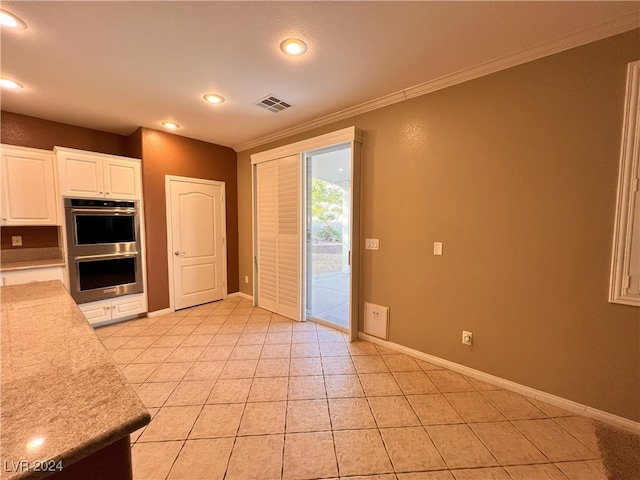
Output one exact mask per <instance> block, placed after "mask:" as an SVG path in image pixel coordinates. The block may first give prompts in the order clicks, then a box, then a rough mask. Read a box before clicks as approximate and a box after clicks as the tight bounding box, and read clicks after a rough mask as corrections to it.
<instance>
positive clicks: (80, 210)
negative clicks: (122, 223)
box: [71, 208, 138, 214]
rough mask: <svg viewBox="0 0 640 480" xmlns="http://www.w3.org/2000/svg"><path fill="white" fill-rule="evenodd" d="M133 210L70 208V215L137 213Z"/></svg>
mask: <svg viewBox="0 0 640 480" xmlns="http://www.w3.org/2000/svg"><path fill="white" fill-rule="evenodd" d="M137 212H138V210H136V209H135V208H121V209H111V210H110V209H100V208H72V209H71V213H106V214H113V213H116V214H117V213H137Z"/></svg>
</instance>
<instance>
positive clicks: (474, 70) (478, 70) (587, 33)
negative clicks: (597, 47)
mask: <svg viewBox="0 0 640 480" xmlns="http://www.w3.org/2000/svg"><path fill="white" fill-rule="evenodd" d="M638 26H639V24H638V18H637V14H635V13H634V14H629V15H625V16H623V17H620V18H618V19H615V20H612V21H610V22H606V23H604V24H602V25H598V26H596V27H593V28H588V29H585V30H581V31H579V32H576V33H572V34H569V35H565V36H564V37H560V38H556V39H554V40H551V41H548V42H544V43H540V44H538V45H535V46H533V47H529V48H525V49H522V50H520V51H519V52H515V53H512V54H510V55H505V56H504V57H499V58H496V59H493V60H490V61H488V62H484V63H481V64H480V65H475V66H473V67H470V68H466V69H463V70H460V71H457V72H454V73H452V74H450V75H445V76H444V77H440V78H437V79H435V80H430V81H428V82H424V83H421V84H418V85H415V86H412V87H408V88H405V89H403V90H400V91H398V92H394V93H391V94H388V95H384V96H382V97H379V98H377V99H375V100H371V101H369V102H364V103H361V104H359V105H356V106H354V107H350V108H346V109H344V110H340V111H338V112H336V113H332V114H330V115H326V116H323V117H320V118H316V119H315V120H311V121H309V122H306V123H302V124H300V125H297V126H295V127H292V128H287V129H285V130H281V131H280V132H276V133H273V134H271V135H267V136H265V137H261V138H258V139H256V140H252V141H250V142H246V143H243V144H240V145H236V146H235V147H233V149H234V150H235V151H236V152H242V151H244V150H249V149H250V148H255V147H259V146H260V145H265V144H267V143H270V142H274V141H276V140H280V139H283V138H287V137H290V136H292V135H296V134H298V133H302V132H306V131H309V130H312V129H314V128H318V127H322V126H324V125H329V124H331V123H334V122H337V121H340V120H345V119H347V118H351V117H354V116H356V115H360V114H362V113H367V112H371V111H373V110H377V109H379V108H382V107H386V106H388V105H393V104H394V103H398V102H403V101H405V100H408V99H410V98H413V97H417V96H420V95H425V94H427V93H431V92H435V91H436V90H441V89H443V88H447V87H450V86H452V85H457V84H459V83H463V82H467V81H469V80H473V79H474V78H480V77H483V76H485V75H489V74H491V73H495V72H499V71H500V70H506V69H507V68H511V67H515V66H516V65H521V64H523V63H527V62H531V61H533V60H537V59H539V58H543V57H546V56H549V55H553V54H555V53H559V52H562V51H565V50H569V49H571V48H575V47H579V46H580V45H585V44H587V43H591V42H595V41H597V40H601V39H603V38H607V37H611V36H613V35H617V34H619V33H623V32H626V31H628V30H632V29H634V28H637V27H638Z"/></svg>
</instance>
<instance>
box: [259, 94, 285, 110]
mask: <svg viewBox="0 0 640 480" xmlns="http://www.w3.org/2000/svg"><path fill="white" fill-rule="evenodd" d="M256 105H258V106H259V107H262V108H265V109H267V110H269V111H270V112H273V113H278V112H281V111H282V110H286V109H287V108H290V107H292V106H293V105H291V104H290V103H289V102H285V101H284V100H282V99H280V98H278V97H276V96H275V95H267V96H266V97H264V98H263V99H262V100H258V101H257V102H256Z"/></svg>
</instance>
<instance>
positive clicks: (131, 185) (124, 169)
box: [103, 159, 142, 200]
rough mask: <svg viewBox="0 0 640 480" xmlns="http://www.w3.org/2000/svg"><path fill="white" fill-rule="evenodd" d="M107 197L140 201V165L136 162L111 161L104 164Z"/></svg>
mask: <svg viewBox="0 0 640 480" xmlns="http://www.w3.org/2000/svg"><path fill="white" fill-rule="evenodd" d="M103 172H104V187H105V192H104V193H105V197H108V198H117V199H122V200H125V199H132V200H135V199H139V198H140V197H141V195H140V185H141V184H142V180H141V178H140V163H139V162H137V161H135V160H115V159H109V160H105V161H104V162H103Z"/></svg>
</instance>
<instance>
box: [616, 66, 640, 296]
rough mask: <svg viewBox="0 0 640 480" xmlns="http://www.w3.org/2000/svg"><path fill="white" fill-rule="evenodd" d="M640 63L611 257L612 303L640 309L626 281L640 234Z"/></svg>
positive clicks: (631, 79) (631, 80) (629, 109)
mask: <svg viewBox="0 0 640 480" xmlns="http://www.w3.org/2000/svg"><path fill="white" fill-rule="evenodd" d="M639 163H640V60H638V61H635V62H632V63H630V64H629V66H628V68H627V91H626V95H625V102H624V123H623V126H622V143H621V146H620V170H619V172H618V192H617V201H616V217H615V225H614V234H613V249H612V253H611V278H610V282H609V302H611V303H622V304H624V305H635V306H640V294H638V293H633V292H629V288H628V284H627V282H626V280H627V279H628V278H630V276H629V275H630V272H629V267H630V265H631V260H632V252H631V248H632V245H633V244H634V243H635V242H634V239H633V238H632V237H633V234H634V231H635V232H637V233H636V235H637V234H640V228H639V226H638V224H635V225H634V222H640V219H638V218H637V212H635V211H634V210H635V205H636V198H635V196H636V195H640V192H638V174H639V173H640V166H639V165H638V164H639Z"/></svg>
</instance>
